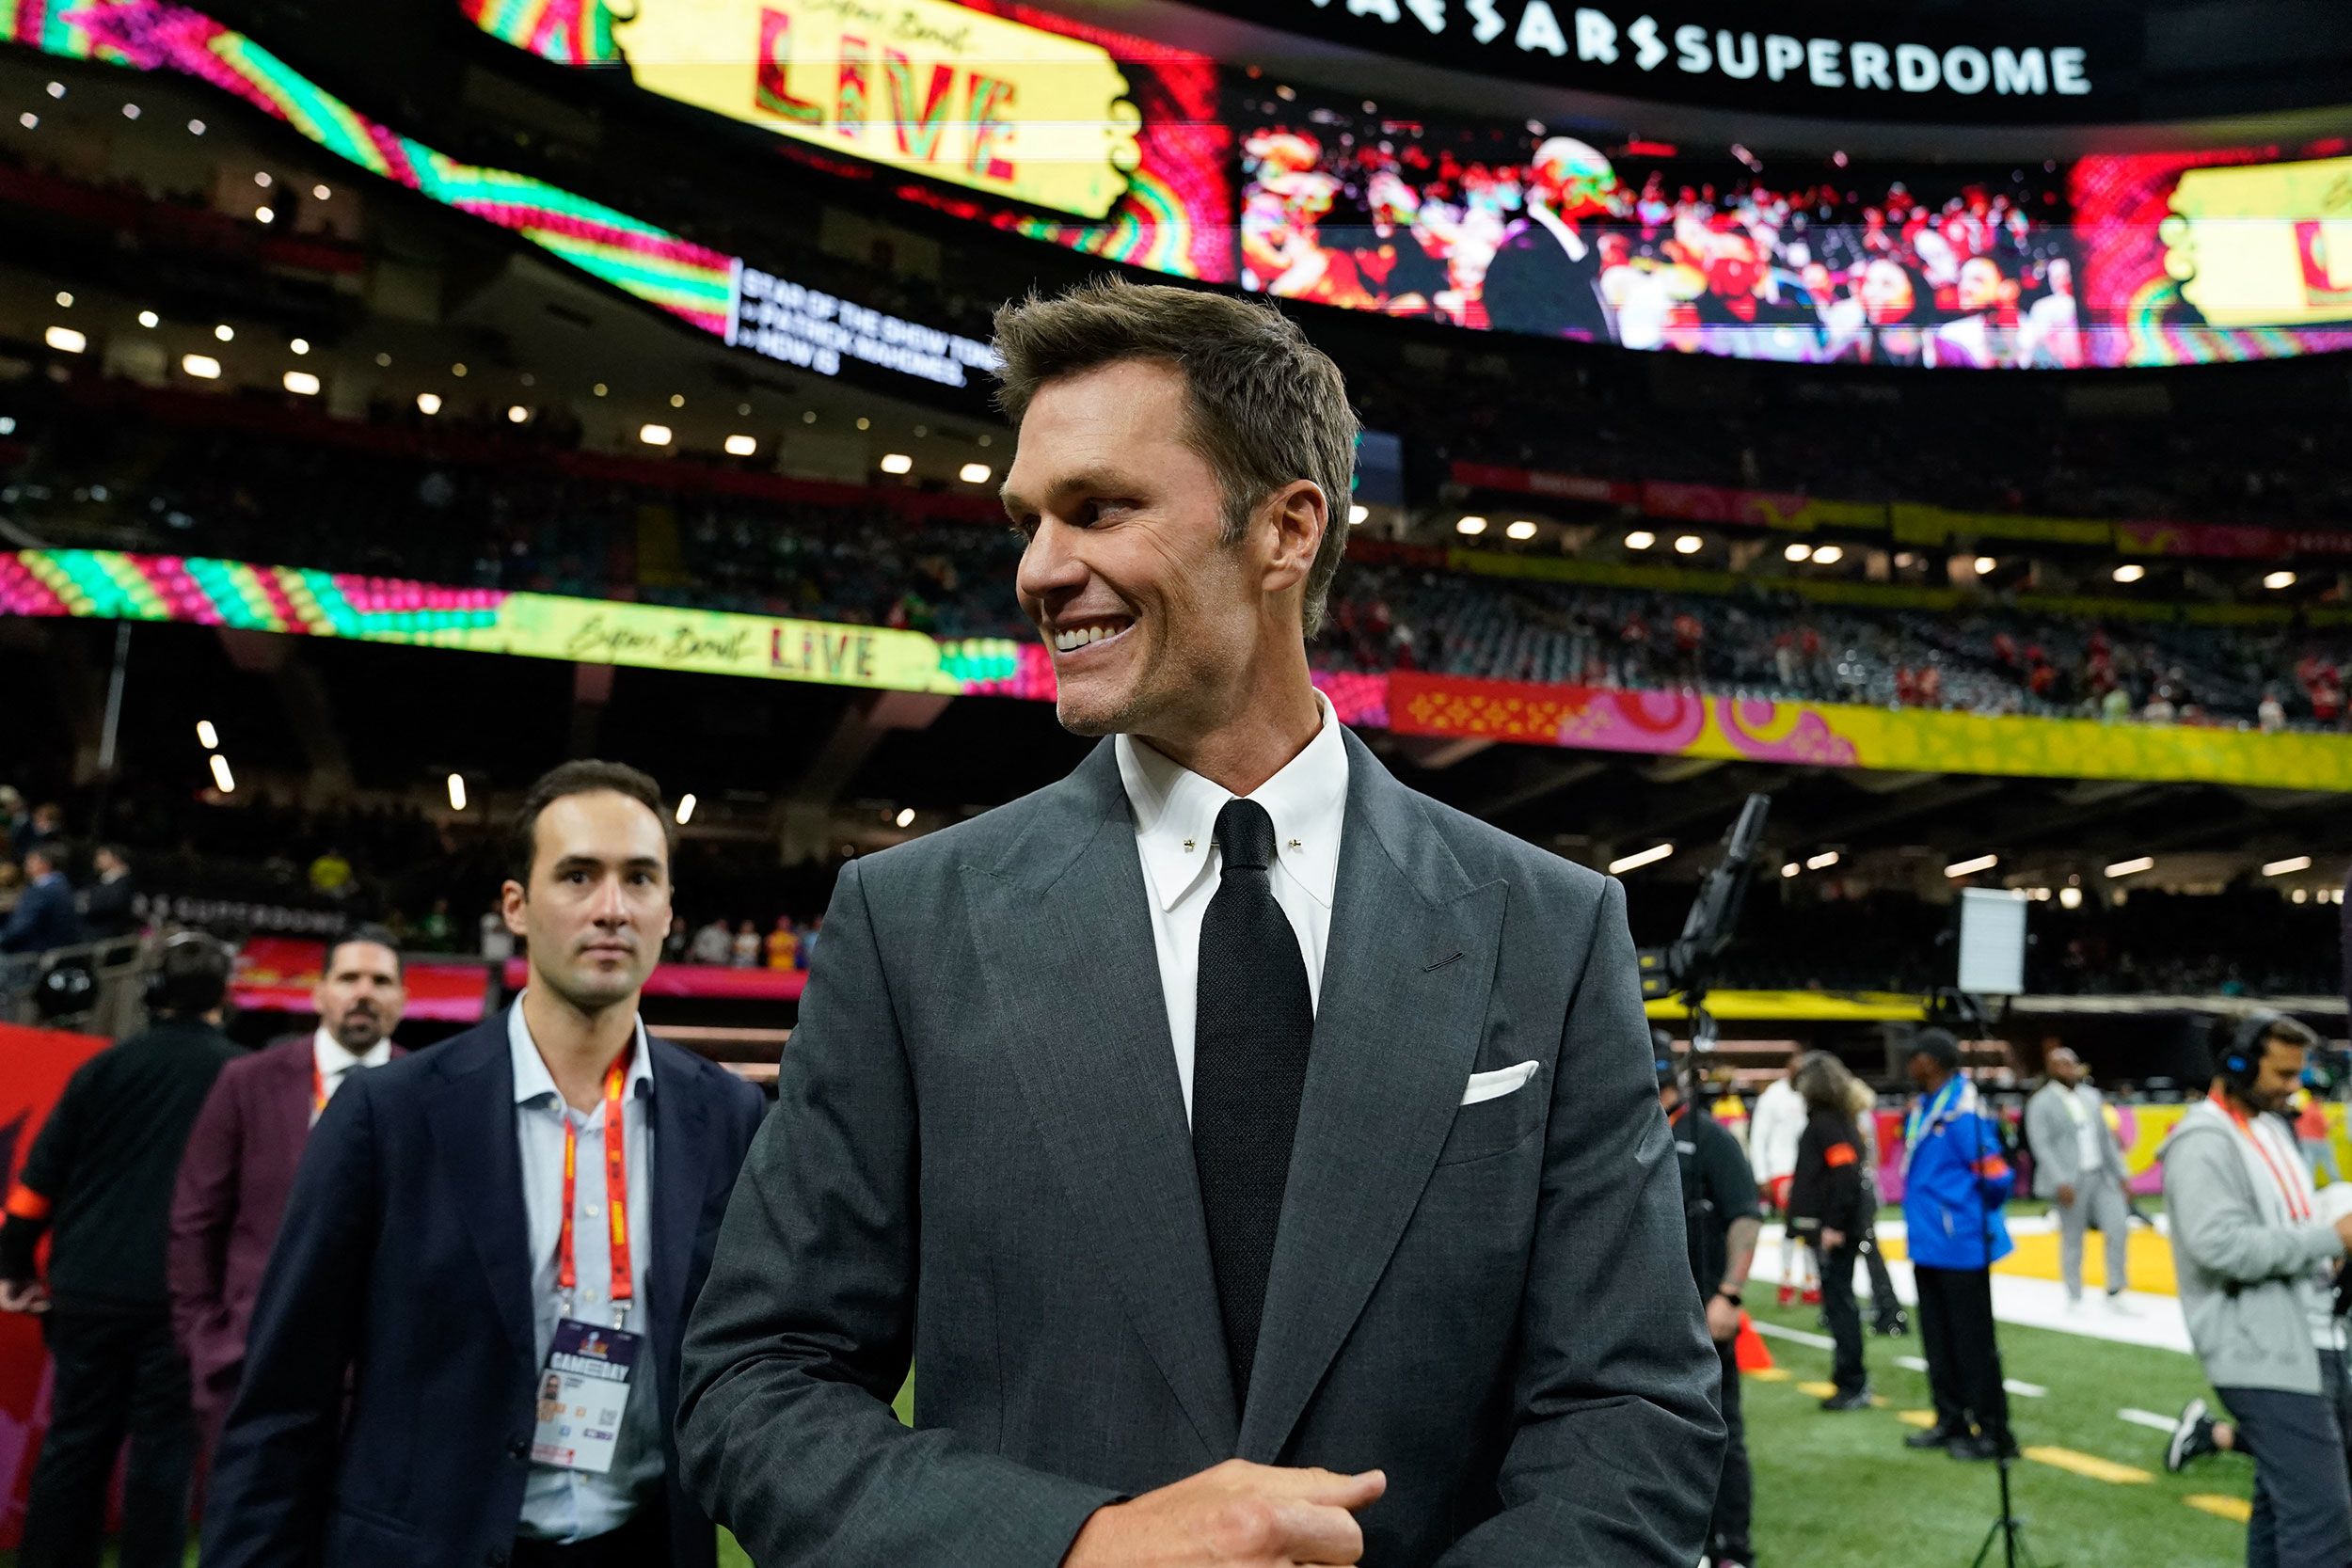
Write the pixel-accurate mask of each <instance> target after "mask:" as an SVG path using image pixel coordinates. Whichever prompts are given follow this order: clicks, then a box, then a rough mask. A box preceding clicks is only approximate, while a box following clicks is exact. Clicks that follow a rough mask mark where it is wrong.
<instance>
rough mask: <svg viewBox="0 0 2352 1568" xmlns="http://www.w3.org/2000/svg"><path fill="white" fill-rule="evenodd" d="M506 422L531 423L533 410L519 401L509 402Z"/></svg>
mask: <svg viewBox="0 0 2352 1568" xmlns="http://www.w3.org/2000/svg"><path fill="white" fill-rule="evenodd" d="M506 422H507V423H508V424H529V423H530V422H531V410H530V409H528V408H525V407H524V406H523V405H522V404H519V403H513V404H507V406H506Z"/></svg>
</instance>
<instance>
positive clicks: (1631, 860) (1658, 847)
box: [1609, 844, 1675, 877]
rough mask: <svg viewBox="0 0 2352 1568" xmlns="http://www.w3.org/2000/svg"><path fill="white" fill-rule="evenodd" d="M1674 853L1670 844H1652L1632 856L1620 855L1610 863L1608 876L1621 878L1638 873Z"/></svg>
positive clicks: (1636, 851)
mask: <svg viewBox="0 0 2352 1568" xmlns="http://www.w3.org/2000/svg"><path fill="white" fill-rule="evenodd" d="M1674 852H1675V847H1674V846H1673V845H1671V844H1653V845H1651V846H1650V847H1648V848H1646V849H1636V850H1635V851H1634V852H1633V853H1632V854H1629V855H1620V856H1619V857H1618V858H1617V859H1615V860H1613V861H1611V862H1610V863H1609V875H1611V876H1612V877H1621V876H1623V875H1624V874H1625V873H1627V872H1629V871H1639V870H1641V869H1642V867H1644V866H1645V865H1656V864H1657V863H1659V862H1660V861H1662V860H1664V859H1665V858H1666V857H1667V856H1669V855H1671V854H1673V853H1674Z"/></svg>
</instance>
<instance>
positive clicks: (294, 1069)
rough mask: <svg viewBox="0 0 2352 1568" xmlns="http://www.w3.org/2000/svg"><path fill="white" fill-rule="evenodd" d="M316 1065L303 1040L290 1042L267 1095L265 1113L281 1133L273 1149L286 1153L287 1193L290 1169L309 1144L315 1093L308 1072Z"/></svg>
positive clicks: (307, 1042) (307, 1041) (291, 1181)
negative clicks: (274, 1085) (275, 1083)
mask: <svg viewBox="0 0 2352 1568" xmlns="http://www.w3.org/2000/svg"><path fill="white" fill-rule="evenodd" d="M317 1062H318V1058H317V1057H316V1055H315V1054H313V1047H312V1045H311V1043H310V1039H309V1038H308V1037H305V1038H303V1039H302V1040H300V1041H298V1042H290V1043H289V1044H288V1046H287V1048H286V1052H285V1061H284V1062H283V1063H282V1064H281V1068H282V1070H281V1071H280V1073H279V1074H278V1088H277V1092H275V1093H274V1094H272V1095H271V1096H270V1105H269V1114H270V1116H271V1118H272V1119H273V1120H275V1121H276V1122H277V1123H278V1131H279V1132H280V1134H281V1135H280V1136H279V1137H278V1140H277V1146H278V1148H282V1149H287V1150H289V1151H290V1152H289V1153H288V1154H287V1156H286V1186H287V1189H288V1190H289V1191H291V1190H292V1189H293V1187H294V1167H295V1166H296V1165H297V1164H301V1161H302V1150H303V1147H304V1146H305V1145H307V1144H308V1143H309V1142H310V1101H311V1098H312V1097H313V1096H314V1095H315V1094H316V1093H317V1092H318V1085H317V1083H316V1081H315V1079H314V1078H313V1077H312V1072H313V1070H314V1069H315V1068H316V1066H317Z"/></svg>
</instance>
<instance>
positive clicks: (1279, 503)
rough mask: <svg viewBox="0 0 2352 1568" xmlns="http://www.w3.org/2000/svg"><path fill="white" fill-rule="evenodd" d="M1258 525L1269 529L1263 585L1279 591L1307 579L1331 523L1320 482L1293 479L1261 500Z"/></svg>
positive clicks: (1327, 502) (1276, 591) (1328, 508)
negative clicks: (1269, 536)
mask: <svg viewBox="0 0 2352 1568" xmlns="http://www.w3.org/2000/svg"><path fill="white" fill-rule="evenodd" d="M1258 516H1259V519H1260V521H1259V526H1260V527H1261V528H1265V529H1270V530H1271V532H1272V538H1271V543H1270V546H1269V549H1268V554H1267V557H1266V575H1265V586H1266V590H1267V591H1268V592H1269V593H1280V592H1282V591H1284V590H1286V589H1290V588H1294V587H1296V586H1298V585H1299V584H1301V583H1304V582H1305V581H1306V580H1307V574H1308V573H1309V572H1310V571H1311V570H1312V569H1313V567H1314V563H1315V556H1316V554H1317V553H1318V552H1319V551H1320V550H1321V549H1322V548H1323V540H1324V535H1325V533H1326V532H1327V531H1328V530H1329V529H1330V526H1331V508H1330V503H1329V501H1328V499H1327V498H1326V497H1325V496H1324V493H1323V486H1322V485H1320V484H1317V483H1315V482H1314V481H1313V480H1311V479H1295V480H1292V481H1291V482H1290V483H1288V484H1285V485H1283V486H1282V487H1281V488H1280V489H1279V490H1277V491H1275V492H1274V494H1272V495H1271V496H1268V497H1267V498H1266V499H1265V500H1264V501H1263V503H1261V505H1260V507H1259V510H1258Z"/></svg>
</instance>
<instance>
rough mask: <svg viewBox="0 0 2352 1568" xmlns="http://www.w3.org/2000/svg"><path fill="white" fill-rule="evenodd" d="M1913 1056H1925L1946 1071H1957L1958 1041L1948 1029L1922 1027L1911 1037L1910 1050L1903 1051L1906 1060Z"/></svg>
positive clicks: (1958, 1068) (1958, 1064)
mask: <svg viewBox="0 0 2352 1568" xmlns="http://www.w3.org/2000/svg"><path fill="white" fill-rule="evenodd" d="M1913 1056H1925V1057H1926V1058H1927V1059H1928V1060H1929V1061H1931V1062H1933V1063H1934V1064H1935V1065H1936V1066H1937V1067H1940V1068H1942V1069H1944V1070H1945V1071H1947V1072H1958V1071H1959V1070H1960V1041H1958V1040H1956V1039H1954V1038H1953V1037H1952V1032H1951V1031H1950V1030H1948V1029H1922V1030H1920V1031H1919V1032H1918V1033H1917V1034H1916V1035H1915V1036H1913V1037H1912V1040H1911V1050H1910V1051H1909V1052H1908V1053H1905V1055H1904V1060H1906V1061H1908V1060H1910V1059H1911V1057H1913Z"/></svg>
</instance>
